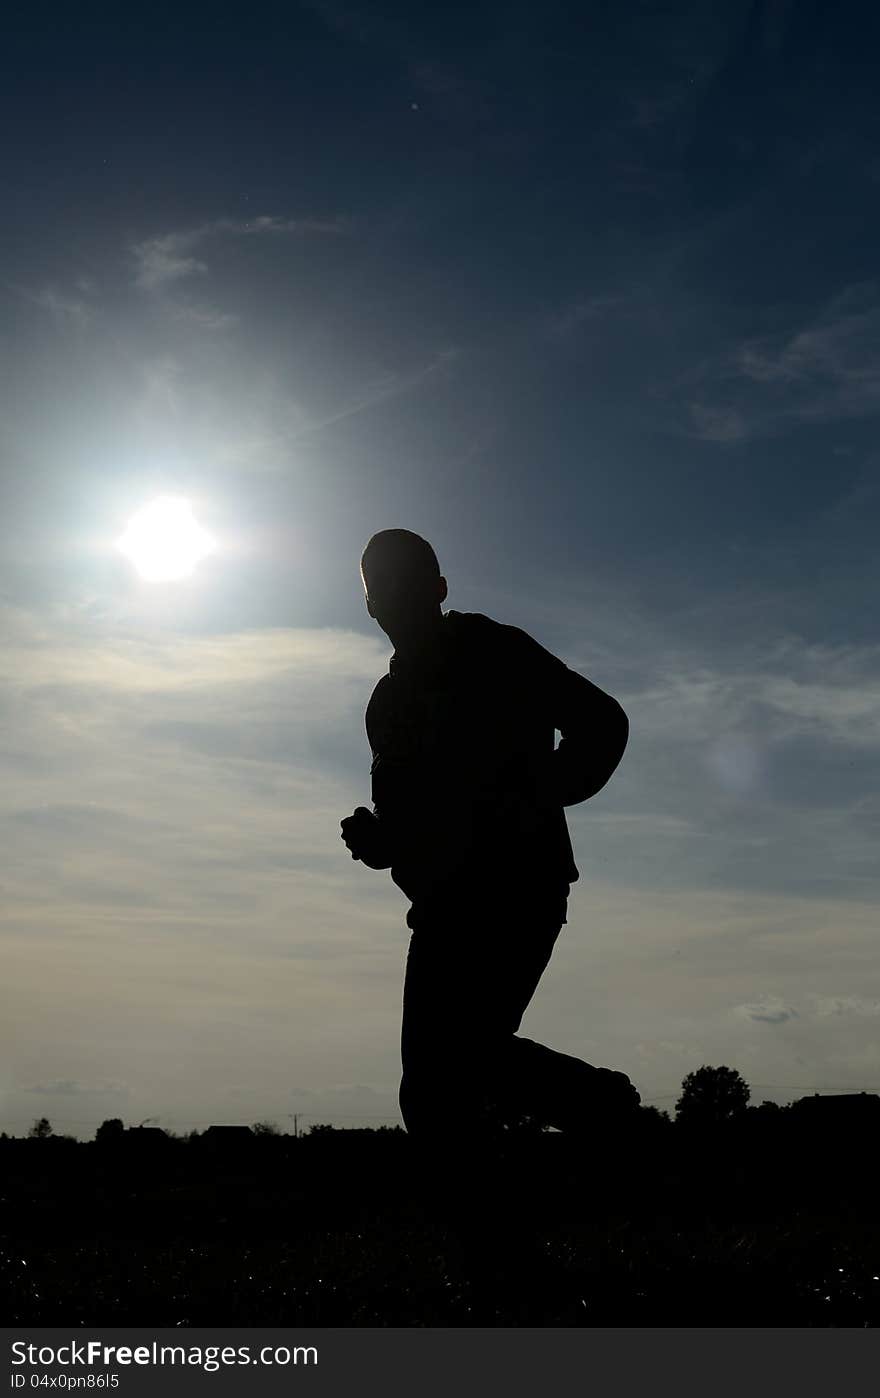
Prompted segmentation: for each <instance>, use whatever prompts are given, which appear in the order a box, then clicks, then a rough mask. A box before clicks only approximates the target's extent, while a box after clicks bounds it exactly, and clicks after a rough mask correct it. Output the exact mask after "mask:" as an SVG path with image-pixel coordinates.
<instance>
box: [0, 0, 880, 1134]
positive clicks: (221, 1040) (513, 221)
mask: <svg viewBox="0 0 880 1398" xmlns="http://www.w3.org/2000/svg"><path fill="white" fill-rule="evenodd" d="M878 31H880V12H878V10H877V8H876V6H873V5H870V4H867V3H864V4H860V3H855V0H843V3H841V4H839V5H837V6H835V7H829V6H828V5H825V4H822V3H819V0H798V3H797V4H795V3H789V2H788V0H757V2H756V3H752V0H726V2H725V0H719V3H715V4H713V5H706V4H704V3H701V0H670V3H665V4H663V5H659V4H657V3H647V0H626V3H622V4H618V5H604V4H599V3H584V4H581V5H577V6H569V5H566V4H560V3H557V0H547V3H544V4H542V5H540V6H534V5H526V4H522V3H516V2H515V0H514V2H513V3H507V4H504V5H501V4H497V3H485V4H481V3H473V2H472V0H471V3H468V4H467V5H462V4H445V5H443V6H438V7H428V6H411V5H403V4H398V5H393V4H388V3H385V0H378V3H370V4H369V5H367V4H365V3H364V4H361V3H359V0H308V2H307V3H298V4H297V3H285V4H283V5H282V4H277V5H271V4H262V3H260V0H256V3H254V4H252V5H249V6H247V7H245V8H244V9H242V8H241V7H232V8H231V9H229V10H228V11H218V10H217V9H216V7H212V8H211V9H210V11H209V10H208V9H207V8H205V9H202V8H200V7H198V6H183V7H180V6H177V7H173V8H171V7H168V8H165V7H154V6H148V7H140V8H134V9H133V8H132V7H119V6H112V7H111V6H107V7H105V6H102V5H100V4H96V5H92V6H87V7H84V8H83V7H77V8H76V9H71V8H70V7H63V6H51V5H50V6H46V7H40V8H38V9H37V10H25V9H23V8H22V7H19V10H18V13H17V14H16V15H15V16H14V17H13V18H12V20H11V21H10V22H9V25H8V27H7V29H6V31H5V33H4V46H3V55H2V58H0V67H2V82H0V107H2V121H3V129H4V131H5V133H6V141H5V142H4V150H3V159H2V162H0V197H2V203H3V208H4V219H3V221H2V224H0V306H2V315H0V476H2V480H0V489H2V511H0V544H2V547H0V624H2V631H3V636H4V644H3V647H2V651H0V705H2V711H3V725H2V730H0V764H2V783H0V822H2V838H3V844H4V848H5V851H6V855H7V858H6V860H5V862H4V866H3V871H2V875H0V882H2V892H3V899H2V924H0V938H2V961H3V966H4V976H3V990H2V1007H3V1014H2V1025H3V1027H2V1052H0V1129H5V1130H7V1131H11V1132H14V1133H16V1134H22V1133H23V1132H24V1131H25V1130H26V1129H27V1127H28V1126H29V1125H30V1123H31V1121H32V1120H33V1119H34V1118H35V1117H38V1116H44V1115H45V1116H48V1117H49V1118H50V1120H52V1122H53V1125H55V1129H56V1130H58V1131H66V1132H68V1133H70V1134H75V1135H79V1136H82V1137H88V1136H90V1135H91V1134H92V1133H93V1131H94V1129H95V1127H96V1126H97V1125H98V1124H99V1123H100V1122H101V1121H102V1120H104V1119H105V1118H107V1117H111V1116H120V1117H122V1118H123V1119H124V1120H125V1121H126V1122H129V1123H137V1122H139V1121H143V1120H156V1121H158V1123H159V1124H160V1125H163V1126H165V1127H167V1128H169V1129H172V1130H178V1131H182V1130H187V1129H189V1128H191V1127H192V1126H197V1127H200V1126H203V1125H207V1124H208V1123H210V1122H253V1121H257V1120H264V1119H269V1120H274V1121H275V1122H276V1123H277V1124H278V1125H279V1126H280V1127H281V1129H283V1130H288V1129H291V1126H292V1118H293V1115H294V1114H297V1116H298V1118H299V1126H300V1129H305V1128H306V1127H307V1126H308V1125H309V1124H311V1123H313V1122H315V1121H330V1122H334V1123H336V1124H337V1125H348V1126H354V1125H379V1124H382V1123H387V1124H393V1123H394V1122H396V1121H399V1120H400V1118H399V1113H398V1109H397V1083H398V1075H399V1061H398V1045H399V1015H400V994H401V984H402V976H403V964H404V959H405V954H406V946H407V936H408V930H407V928H406V926H405V923H404V918H405V914H406V910H407V907H408V904H407V901H406V899H405V898H404V896H403V894H402V893H401V892H400V891H399V890H398V889H397V888H396V887H395V886H394V885H393V884H392V883H391V880H390V877H389V875H388V874H387V873H375V872H373V871H370V870H367V869H366V868H365V866H363V865H362V864H359V863H355V862H354V861H352V860H351V858H350V856H349V854H348V852H347V851H346V849H345V847H344V845H343V844H342V842H341V839H340V830H339V821H340V820H341V819H342V818H343V817H344V816H346V815H348V814H350V813H351V811H352V810H353V808H354V807H355V806H356V805H362V804H369V763H370V753H369V749H368V746H367V742H366V737H365V733H364V727H363V712H364V708H365V706H366V703H367V700H368V698H369V696H370V693H371V691H372V688H373V686H374V684H375V682H376V681H377V680H378V678H379V677H380V675H381V674H382V673H383V672H384V671H385V670H386V669H387V665H388V659H389V657H390V654H391V649H392V648H391V645H390V642H389V641H388V640H387V638H386V637H385V635H384V634H383V633H382V632H381V631H380V630H379V629H378V627H377V626H376V624H375V623H374V622H373V621H372V620H371V619H370V617H369V616H368V615H367V613H366V610H365V606H364V598H363V592H362V588H361V583H360V578H359V573H358V564H359V559H360V553H361V550H362V549H363V546H364V544H365V543H366V541H367V539H368V538H369V537H370V535H371V534H372V533H374V532H376V531H377V530H379V529H383V528H389V527H404V528H408V529H412V530H415V531H416V532H418V533H420V534H422V535H424V536H425V537H426V538H428V539H429V540H430V541H431V542H432V544H433V545H434V548H435V550H436V552H437V554H438V557H439V560H440V564H441V569H442V571H443V573H444V575H445V576H446V577H447V579H448V583H449V596H448V600H447V604H446V605H447V606H448V607H450V608H453V609H455V610H457V611H476V612H483V613H485V614H487V615H489V616H492V617H494V618H496V619H497V620H499V621H502V622H507V623H511V624H514V625H517V626H520V627H522V628H523V629H525V630H526V631H528V632H529V634H531V635H532V636H534V637H535V638H536V639H537V640H539V641H540V642H541V643H542V644H543V645H545V646H546V647H547V648H548V649H550V650H552V651H553V652H554V653H555V654H557V655H559V656H561V657H562V658H563V659H564V660H565V661H566V663H567V664H569V665H571V666H573V667H574V668H576V669H577V670H579V671H581V673H583V674H585V675H587V676H588V677H589V678H590V679H591V680H592V681H593V682H594V683H595V684H597V685H599V686H600V687H601V688H602V689H604V690H606V691H607V692H609V693H611V694H613V695H614V696H615V698H617V699H618V700H619V701H620V703H621V704H622V705H623V707H624V708H625V710H626V712H627V714H628V716H629V720H630V741H629V745H628V748H627V751H626V754H625V756H624V758H623V761H622V763H621V765H620V767H619V768H618V770H617V772H616V773H615V775H614V777H613V778H612V780H611V782H610V783H609V784H608V785H607V786H606V787H605V788H604V789H603V791H601V792H600V793H599V794H598V795H597V796H596V797H594V798H593V799H592V800H590V801H588V802H586V803H584V804H582V805H581V806H577V807H571V808H569V809H568V812H567V814H568V819H569V827H570V830H571V834H572V840H573V844H574V850H575V858H576V861H577V864H578V867H579V869H580V875H581V876H580V880H579V881H578V882H577V883H576V884H575V885H574V886H573V888H572V892H571V897H570V901H569V911H568V923H567V925H566V927H565V928H564V929H563V934H562V936H561V937H560V940H559V942H558V944H557V949H556V952H555V953H554V957H553V960H552V962H551V964H550V967H549V968H548V970H547V972H546V974H545V977H544V979H543V981H542V983H541V985H540V987H539V989H538V991H537V994H536V996H535V999H534V1001H533V1003H532V1005H531V1006H530V1008H529V1010H528V1011H527V1014H526V1017H525V1020H524V1022H523V1032H524V1033H525V1034H527V1035H528V1036H529V1037H532V1038H537V1039H539V1040H542V1041H544V1042H549V1043H551V1044H552V1045H553V1046H554V1047H556V1048H559V1049H561V1050H563V1051H566V1052H569V1053H575V1054H577V1055H578V1056H581V1057H584V1058H587V1059H588V1060H589V1061H590V1062H594V1063H601V1064H604V1065H607V1066H611V1067H615V1068H619V1069H622V1070H624V1071H625V1072H627V1073H628V1074H629V1075H630V1076H631V1077H632V1079H633V1081H634V1082H635V1084H636V1086H637V1087H638V1089H639V1091H640V1092H641V1094H642V1097H643V1100H644V1101H650V1102H654V1103H656V1104H657V1105H658V1106H659V1107H661V1108H665V1109H668V1110H673V1109H674V1103H675V1098H676V1097H677V1095H678V1092H679V1090H680V1084H681V1081H682V1078H683V1077H684V1075H685V1074H686V1073H688V1072H690V1071H691V1070H692V1069H694V1068H696V1067H698V1066H700V1065H701V1064H703V1063H710V1064H718V1063H724V1064H727V1065H728V1066H732V1067H735V1068H737V1069H738V1070H739V1071H740V1072H741V1073H742V1074H743V1076H744V1077H745V1079H746V1081H747V1082H748V1083H749V1084H750V1086H751V1089H752V1100H753V1101H755V1102H760V1101H761V1100H764V1099H768V1100H775V1101H782V1102H784V1101H788V1100H790V1099H792V1098H794V1097H798V1096H801V1095H803V1094H804V1093H806V1092H813V1091H835V1090H836V1091H855V1090H861V1089H867V1090H875V1091H876V1090H880V1035H878V1030H880V966H878V954H877V945H878V941H877V933H878V910H880V870H878V864H877V859H876V849H877V843H878V834H880V796H878V777H880V640H878V634H877V628H876V616H877V583H878V563H877V554H876V547H875V540H876V536H877V530H878V523H880V476H878V469H877V466H878V447H877V420H878V414H880V264H878V254H877V248H878V245H880V244H878V231H880V230H878V222H880V156H878V153H877V152H878V150H880V141H878V136H880V130H878V128H880V107H878V104H877V101H876V71H875V62H874V54H875V53H876V45H877V41H878V38H880V32H878ZM167 494H172V495H175V496H179V497H183V498H186V499H188V500H189V501H190V502H191V504H192V509H193V513H194V516H195V517H196V519H197V520H198V522H199V524H200V525H201V526H202V527H203V528H204V529H205V530H207V531H209V532H210V534H211V536H212V537H213V538H214V540H215V543H216V548H215V550H214V552H213V553H212V554H210V555H209V556H208V557H207V558H206V559H204V560H203V561H202V563H201V564H199V566H198V567H197V568H196V570H195V572H194V573H193V574H192V575H191V576H190V577H188V578H185V579H182V580H178V581H166V582H162V583H156V582H147V581H145V580H144V579H143V578H141V577H140V576H139V575H138V573H137V572H136V570H135V569H134V568H133V566H132V564H131V561H130V560H129V559H128V558H127V557H125V556H124V555H123V554H122V553H121V552H120V551H119V549H118V548H117V547H116V542H115V541H116V540H117V539H118V537H119V536H120V534H121V533H122V531H123V529H124V528H125V526H126V524H127V522H128V521H129V519H130V518H131V517H132V515H133V514H134V513H135V512H136V511H137V510H139V509H140V508H141V507H143V506H144V505H146V504H149V503H150V502H151V501H153V500H154V499H155V498H157V497H159V496H162V495H167Z"/></svg>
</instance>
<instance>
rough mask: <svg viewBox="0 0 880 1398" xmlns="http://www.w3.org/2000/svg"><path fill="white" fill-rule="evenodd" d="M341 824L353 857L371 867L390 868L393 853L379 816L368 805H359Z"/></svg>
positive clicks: (344, 838)
mask: <svg viewBox="0 0 880 1398" xmlns="http://www.w3.org/2000/svg"><path fill="white" fill-rule="evenodd" d="M339 824H340V825H341V827H342V839H343V841H344V843H345V845H346V847H347V848H348V849H350V850H351V857H352V859H360V860H362V861H363V863H364V864H366V865H367V866H368V867H369V868H370V869H388V868H390V866H391V854H390V851H389V849H388V843H387V840H386V838H385V833H384V831H383V829H382V826H381V824H380V822H379V818H378V816H375V815H373V812H372V811H368V810H367V808H366V806H357V807H356V808H355V811H354V814H353V815H350V816H346V818H345V820H341V821H340V822H339Z"/></svg>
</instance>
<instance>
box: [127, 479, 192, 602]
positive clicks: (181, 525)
mask: <svg viewBox="0 0 880 1398" xmlns="http://www.w3.org/2000/svg"><path fill="white" fill-rule="evenodd" d="M116 547H117V548H118V549H120V550H121V551H122V552H123V553H124V554H125V555H126V557H127V558H130V559H131V561H132V563H133V564H134V566H135V568H136V569H137V571H138V572H139V574H140V575H141V577H142V578H144V579H145V580H146V581H147V582H172V581H174V580H175V579H177V578H188V577H190V576H191V574H192V573H193V572H194V571H195V567H196V564H197V563H198V562H200V560H201V559H203V558H204V557H206V555H207V554H209V553H213V552H214V550H215V548H216V544H215V543H214V540H213V539H212V538H211V537H210V535H208V534H206V533H205V531H204V529H202V528H201V526H200V525H199V524H197V523H196V521H195V519H194V518H193V512H192V506H191V505H190V503H189V501H188V500H182V499H180V498H179V497H178V496H174V495H163V496H161V497H160V498H159V499H158V500H154V501H153V503H152V504H151V505H146V506H145V507H144V508H143V509H142V510H138V512H137V514H136V515H134V516H133V517H132V518H131V519H130V520H129V522H128V526H127V528H126V530H125V533H124V534H122V535H121V536H120V538H118V539H117V540H116Z"/></svg>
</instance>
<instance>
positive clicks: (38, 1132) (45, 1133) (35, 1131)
mask: <svg viewBox="0 0 880 1398" xmlns="http://www.w3.org/2000/svg"><path fill="white" fill-rule="evenodd" d="M51 1135H52V1123H51V1121H50V1120H49V1118H48V1117H47V1116H41V1117H38V1118H37V1120H36V1121H35V1122H34V1124H33V1126H32V1127H31V1129H30V1131H29V1132H28V1136H29V1137H30V1138H31V1140H32V1141H46V1140H48V1138H49V1137H50V1136H51Z"/></svg>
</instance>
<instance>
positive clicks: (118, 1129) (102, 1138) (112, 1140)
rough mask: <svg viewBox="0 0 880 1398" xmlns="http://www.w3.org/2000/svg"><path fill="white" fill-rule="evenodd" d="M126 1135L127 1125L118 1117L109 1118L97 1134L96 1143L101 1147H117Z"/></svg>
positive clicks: (102, 1123)
mask: <svg viewBox="0 0 880 1398" xmlns="http://www.w3.org/2000/svg"><path fill="white" fill-rule="evenodd" d="M124 1134H125V1125H124V1123H123V1121H122V1120H121V1119H120V1118H119V1117H118V1116H111V1117H108V1118H107V1120H106V1121H102V1122H101V1125H100V1126H99V1127H98V1129H97V1131H96V1132H95V1141H96V1142H97V1144H98V1145H99V1146H111V1145H115V1144H116V1143H117V1141H121V1140H122V1138H123V1136H124Z"/></svg>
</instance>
